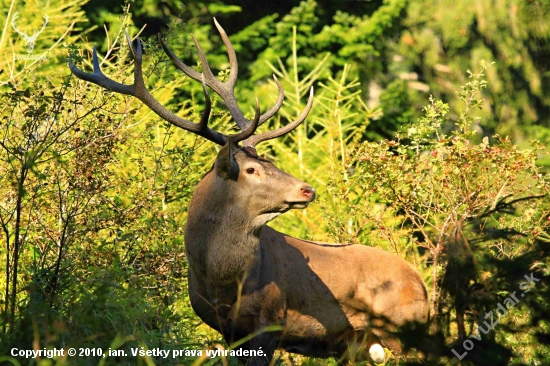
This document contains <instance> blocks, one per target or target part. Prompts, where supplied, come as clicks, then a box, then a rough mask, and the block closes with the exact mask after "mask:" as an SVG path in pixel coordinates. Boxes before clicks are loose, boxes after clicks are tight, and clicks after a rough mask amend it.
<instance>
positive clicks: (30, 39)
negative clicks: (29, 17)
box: [11, 12, 49, 53]
mask: <svg viewBox="0 0 550 366" xmlns="http://www.w3.org/2000/svg"><path fill="white" fill-rule="evenodd" d="M17 17H18V14H17V12H15V14H14V15H13V18H12V20H11V26H12V27H13V29H14V30H15V31H16V32H17V33H19V35H20V36H21V37H23V39H24V40H25V44H26V48H27V52H28V53H31V52H32V51H33V50H34V45H35V43H36V39H37V38H38V36H39V35H40V33H42V31H43V30H44V28H46V25H47V24H48V19H49V18H48V14H44V24H43V25H42V28H41V29H40V30H39V31H36V32H34V33H33V34H32V36H29V35H27V33H25V32H21V31H20V30H19V29H17V26H16V25H15V21H16V20H17Z"/></svg>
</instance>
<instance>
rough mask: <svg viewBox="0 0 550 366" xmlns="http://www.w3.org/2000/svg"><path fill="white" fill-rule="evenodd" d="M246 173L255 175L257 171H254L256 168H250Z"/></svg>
mask: <svg viewBox="0 0 550 366" xmlns="http://www.w3.org/2000/svg"><path fill="white" fill-rule="evenodd" d="M246 172H247V173H248V174H254V172H255V170H254V168H248V169H246Z"/></svg>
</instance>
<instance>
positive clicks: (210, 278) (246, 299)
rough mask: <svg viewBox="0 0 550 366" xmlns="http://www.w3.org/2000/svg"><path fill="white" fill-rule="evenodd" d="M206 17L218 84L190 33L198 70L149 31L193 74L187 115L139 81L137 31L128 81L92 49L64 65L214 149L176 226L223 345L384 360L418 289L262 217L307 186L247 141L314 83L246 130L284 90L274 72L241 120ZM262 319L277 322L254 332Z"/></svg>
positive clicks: (366, 254) (371, 262)
mask: <svg viewBox="0 0 550 366" xmlns="http://www.w3.org/2000/svg"><path fill="white" fill-rule="evenodd" d="M214 21H215V20H214ZM215 24H216V27H217V28H218V31H219V32H220V34H221V37H222V40H223V42H224V43H225V46H226V48H227V51H228V56H229V62H230V72H229V78H228V80H227V81H225V82H220V81H218V80H217V79H216V78H215V77H214V75H213V74H212V72H211V70H210V68H209V66H208V63H207V61H206V56H205V55H204V53H203V51H202V50H201V48H200V46H199V44H198V43H197V41H196V39H195V38H194V37H193V40H194V42H195V46H196V48H197V51H198V54H199V56H200V59H201V63H202V69H203V72H202V74H201V73H198V72H196V71H194V70H193V69H191V68H190V67H188V66H187V65H185V64H184V63H183V62H182V61H181V60H180V59H179V58H178V57H176V56H175V55H174V54H173V53H172V51H170V49H169V48H168V47H167V45H166V44H165V43H164V41H163V40H162V39H161V38H160V36H159V42H160V44H161V45H162V48H163V49H164V51H165V53H166V54H167V55H168V57H169V58H170V59H171V60H172V61H173V62H174V64H175V65H176V66H177V67H178V68H179V69H180V70H181V71H183V72H184V73H185V74H186V75H187V76H189V77H191V78H193V79H195V80H197V81H201V82H202V85H203V91H204V95H205V99H206V107H205V110H204V112H203V114H202V118H201V120H200V121H199V122H198V123H193V122H191V121H188V120H185V119H182V118H180V117H178V116H177V115H175V114H174V113H172V112H170V111H169V110H167V109H166V108H164V107H163V106H162V105H161V104H160V103H159V102H158V101H157V100H155V98H154V97H153V96H152V95H151V94H150V93H149V91H148V90H147V89H146V87H145V84H144V81H143V75H142V46H141V43H140V41H139V39H138V40H137V46H136V47H134V46H133V44H132V41H131V39H130V38H129V37H128V35H127V38H128V44H129V45H130V50H131V54H132V56H133V59H134V83H133V84H132V85H125V84H120V83H117V82H115V81H113V80H111V79H109V78H108V77H106V76H105V75H104V74H103V73H102V72H101V70H100V66H99V61H98V58H97V53H96V50H95V48H94V52H93V68H94V71H93V73H92V74H89V73H84V72H82V71H81V70H79V69H78V68H77V67H76V66H75V65H74V64H73V63H72V62H69V67H70V70H71V72H72V73H73V74H74V75H75V76H76V77H78V78H80V79H82V80H86V81H89V82H92V83H95V84H97V85H100V86H102V87H103V88H105V89H108V90H111V91H114V92H118V93H122V94H128V95H132V96H134V97H136V98H138V99H139V100H141V101H142V102H143V103H145V104H146V105H147V106H148V107H149V108H151V109H152V110H153V111H154V112H155V113H157V114H158V115H159V116H160V117H162V118H163V119H165V120H166V121H168V122H170V123H172V124H174V125H176V126H178V127H180V128H183V129H185V130H187V131H190V132H192V133H195V134H197V135H200V136H202V137H204V138H206V139H208V140H210V141H212V142H214V143H216V144H218V145H220V146H222V148H221V149H220V152H219V153H218V156H217V157H216V161H215V163H214V166H213V168H212V169H211V170H210V171H209V172H208V173H207V174H206V175H205V176H204V178H203V179H202V180H201V181H200V183H199V184H198V185H197V187H196V189H195V193H194V194H193V198H192V199H191V202H190V204H189V214H188V218H187V226H186V228H185V251H186V254H187V260H188V261H189V297H190V299H191V304H192V306H193V309H194V310H195V312H196V313H197V315H198V316H199V317H200V318H201V319H202V320H203V321H204V322H205V323H206V324H208V325H209V326H211V327H212V328H214V329H216V330H217V331H219V332H220V333H222V334H223V336H224V338H225V340H226V341H227V342H228V343H232V342H233V341H236V340H238V339H241V338H243V337H246V336H248V335H250V334H252V333H255V332H257V334H258V335H256V336H255V337H253V338H252V339H250V340H249V341H248V342H246V343H245V344H243V345H242V346H241V347H240V348H241V354H245V355H248V357H243V358H244V359H245V361H248V362H249V364H255V365H267V364H269V363H270V362H271V359H272V357H273V352H274V351H275V349H277V348H282V349H285V350H287V351H289V352H295V353H299V354H302V355H307V356H315V357H331V356H334V357H344V358H345V357H348V356H349V352H350V349H354V350H355V351H354V353H355V354H356V355H364V356H366V352H365V351H366V350H367V349H368V353H369V355H370V357H371V358H372V359H373V360H374V361H375V362H383V361H384V350H383V349H382V347H381V345H384V346H386V347H388V348H390V349H392V350H394V351H396V352H399V351H400V345H399V342H398V341H397V339H396V338H395V337H392V334H391V332H390V330H392V329H394V328H395V327H396V326H399V325H402V324H404V323H406V322H426V321H427V316H428V301H427V292H426V288H425V285H424V283H423V281H422V279H421V277H420V275H419V274H418V273H417V272H416V271H415V270H414V269H413V268H412V267H411V266H410V265H409V264H408V263H407V262H406V261H404V260H403V259H401V258H400V257H398V256H397V255H395V254H391V253H388V252H385V251H383V250H380V249H377V248H372V247H369V246H365V245H351V244H342V245H331V244H325V243H317V242H312V241H307V240H301V239H296V238H292V237H290V236H287V235H285V234H283V233H280V232H277V231H275V230H274V229H272V228H270V227H269V226H267V225H266V224H267V222H269V221H271V220H273V219H274V218H276V217H277V216H279V215H280V214H282V213H284V212H286V211H288V210H290V209H293V208H299V209H303V208H306V207H307V206H308V204H309V203H310V202H311V201H313V199H314V198H315V190H314V189H313V188H312V187H310V186H309V185H308V184H306V183H304V182H302V181H300V180H298V179H296V178H295V177H293V176H291V175H289V174H287V173H285V172H283V171H281V170H279V169H277V168H276V167H275V166H274V165H273V164H272V163H271V162H269V161H267V160H265V159H263V158H261V157H259V156H258V155H257V154H256V150H255V146H256V145H257V144H258V143H260V142H262V141H266V140H269V139H274V138H277V137H279V136H282V135H284V134H286V133H288V132H290V131H292V130H293V129H294V128H296V127H297V126H298V125H299V124H300V123H302V121H304V120H305V118H306V116H307V115H308V113H309V111H310V110H311V107H312V105H313V88H312V89H311V93H310V96H309V100H308V103H307V106H306V108H305V110H304V111H303V112H302V114H301V115H300V116H299V117H298V118H297V119H296V120H295V121H294V122H292V123H290V124H288V125H286V126H284V127H282V128H279V129H277V130H274V131H268V132H264V133H260V134H254V133H255V131H256V129H257V127H258V126H259V125H261V124H262V123H264V122H265V121H267V120H268V119H269V118H271V117H272V116H273V115H274V114H275V113H276V112H277V111H278V110H279V108H280V107H281V105H282V103H283V98H284V91H283V87H282V85H281V83H280V82H279V81H278V80H277V78H276V77H275V76H274V79H275V83H276V85H277V87H278V89H279V95H278V100H277V102H276V103H275V105H274V106H273V107H272V108H271V109H269V110H268V111H267V112H265V113H264V114H262V115H260V109H259V106H258V103H257V102H256V114H255V116H254V119H253V120H248V119H246V118H245V117H244V115H243V113H242V111H241V110H240V109H239V107H238V105H237V100H236V98H235V92H234V86H235V82H236V80H237V58H236V55H235V51H234V49H233V47H232V45H231V43H230V41H229V38H228V37H227V35H226V33H225V31H224V30H223V29H222V28H221V26H220V25H219V24H218V23H217V22H216V21H215ZM206 86H208V87H210V88H211V89H213V90H214V91H215V92H216V93H217V94H219V95H220V96H221V98H222V99H223V101H224V102H225V105H226V106H227V108H228V109H229V112H230V113H231V116H232V118H233V120H234V121H235V122H236V124H237V125H238V127H239V128H240V130H241V132H239V133H236V134H233V135H227V134H222V133H219V132H217V131H214V130H212V129H210V128H209V127H208V119H209V115H210V109H211V103H210V97H209V95H208V91H207V89H206ZM270 325H278V326H280V327H281V328H279V329H280V330H279V331H275V332H261V330H262V329H263V328H265V327H266V326H270ZM260 350H261V352H260ZM245 351H246V352H245ZM254 351H255V352H254ZM363 358H365V357H363Z"/></svg>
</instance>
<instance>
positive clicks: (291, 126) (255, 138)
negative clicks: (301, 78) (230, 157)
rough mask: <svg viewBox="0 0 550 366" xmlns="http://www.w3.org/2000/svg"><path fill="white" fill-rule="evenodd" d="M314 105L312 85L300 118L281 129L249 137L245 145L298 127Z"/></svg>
mask: <svg viewBox="0 0 550 366" xmlns="http://www.w3.org/2000/svg"><path fill="white" fill-rule="evenodd" d="M312 106H313V87H311V89H310V92H309V99H308V101H307V105H306V108H305V109H304V110H303V112H302V113H301V114H300V115H299V116H298V118H297V119H296V120H295V121H294V122H292V123H289V124H288V125H286V126H284V127H281V128H279V129H276V130H274V131H267V132H264V133H261V134H259V135H255V136H251V137H249V138H247V139H246V140H245V141H243V146H256V145H257V144H259V143H260V142H262V141H266V140H271V139H274V138H277V137H280V136H283V135H285V134H287V133H289V132H290V131H292V130H293V129H295V128H296V127H298V126H299V125H300V124H301V123H302V122H304V121H305V119H306V117H307V115H308V114H309V112H310V111H311V107H312Z"/></svg>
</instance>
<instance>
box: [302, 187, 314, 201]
mask: <svg viewBox="0 0 550 366" xmlns="http://www.w3.org/2000/svg"><path fill="white" fill-rule="evenodd" d="M302 194H303V195H304V196H306V197H307V198H309V200H310V201H313V200H314V199H315V189H314V188H313V187H310V186H305V187H302Z"/></svg>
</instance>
